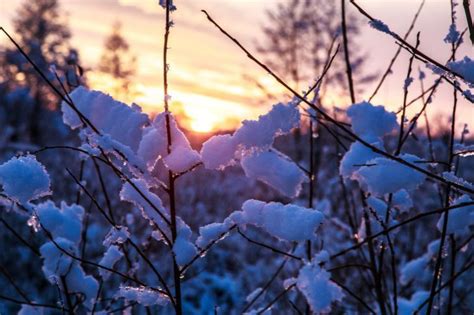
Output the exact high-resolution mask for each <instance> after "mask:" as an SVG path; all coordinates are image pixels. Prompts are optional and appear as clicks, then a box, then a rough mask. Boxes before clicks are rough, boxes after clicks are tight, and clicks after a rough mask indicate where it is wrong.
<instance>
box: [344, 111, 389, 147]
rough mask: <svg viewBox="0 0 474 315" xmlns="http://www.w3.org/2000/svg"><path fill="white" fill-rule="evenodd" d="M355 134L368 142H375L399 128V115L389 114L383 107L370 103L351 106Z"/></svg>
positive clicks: (348, 112) (349, 115) (350, 113)
mask: <svg viewBox="0 0 474 315" xmlns="http://www.w3.org/2000/svg"><path fill="white" fill-rule="evenodd" d="M347 116H348V117H349V118H350V119H351V126H352V130H353V131H354V133H356V134H357V135H358V136H359V137H361V138H363V139H364V140H367V141H375V140H378V139H380V138H382V137H383V136H384V135H386V134H389V133H391V132H392V131H393V130H395V129H396V128H397V127H398V123H397V115H396V114H395V113H393V112H387V111H386V110H385V108H384V107H383V106H374V105H372V104H370V103H369V102H362V103H358V104H354V105H351V106H350V107H349V108H348V109H347Z"/></svg>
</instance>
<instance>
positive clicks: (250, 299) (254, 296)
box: [245, 288, 263, 302]
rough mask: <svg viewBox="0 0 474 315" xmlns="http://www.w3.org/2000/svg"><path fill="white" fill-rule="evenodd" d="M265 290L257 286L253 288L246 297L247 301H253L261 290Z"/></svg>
mask: <svg viewBox="0 0 474 315" xmlns="http://www.w3.org/2000/svg"><path fill="white" fill-rule="evenodd" d="M262 291H263V289H262V288H256V289H255V290H253V291H252V292H251V293H250V294H249V295H247V297H246V298H245V301H247V302H251V301H252V300H253V299H255V298H256V297H257V296H258V295H259V294H260V293H261V292H262Z"/></svg>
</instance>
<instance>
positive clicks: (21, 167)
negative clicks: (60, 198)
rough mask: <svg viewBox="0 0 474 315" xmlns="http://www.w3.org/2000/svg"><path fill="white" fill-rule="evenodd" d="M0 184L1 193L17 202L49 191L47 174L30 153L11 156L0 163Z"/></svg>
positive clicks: (32, 198)
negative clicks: (0, 187)
mask: <svg viewBox="0 0 474 315" xmlns="http://www.w3.org/2000/svg"><path fill="white" fill-rule="evenodd" d="M0 184H1V185H2V187H3V193H4V194H6V195H7V196H8V197H9V198H11V199H12V200H14V201H16V202H19V203H27V202H29V201H32V200H35V199H38V198H41V197H43V196H46V195H49V194H50V193H51V192H50V179H49V175H48V173H47V172H46V170H45V168H44V166H43V165H42V164H41V163H39V162H38V161H37V160H36V158H35V157H34V156H32V155H26V156H21V157H13V158H11V159H10V160H8V161H7V162H5V163H3V164H2V165H0Z"/></svg>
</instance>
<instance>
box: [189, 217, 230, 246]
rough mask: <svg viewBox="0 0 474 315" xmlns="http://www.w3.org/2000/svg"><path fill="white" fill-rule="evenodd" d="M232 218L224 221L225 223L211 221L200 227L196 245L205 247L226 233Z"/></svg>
mask: <svg viewBox="0 0 474 315" xmlns="http://www.w3.org/2000/svg"><path fill="white" fill-rule="evenodd" d="M229 222H230V220H227V221H224V223H211V224H208V225H205V226H201V227H200V228H199V237H198V238H197V240H196V245H197V246H199V247H201V248H204V247H206V246H207V245H209V244H210V243H211V242H212V241H214V240H217V239H218V238H219V237H221V236H222V235H223V234H225V233H226V232H227V231H228V230H229V228H230V226H231V224H229Z"/></svg>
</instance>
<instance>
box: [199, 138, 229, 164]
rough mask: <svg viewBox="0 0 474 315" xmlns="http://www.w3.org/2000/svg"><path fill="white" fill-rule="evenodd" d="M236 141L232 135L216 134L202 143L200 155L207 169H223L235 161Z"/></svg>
mask: <svg viewBox="0 0 474 315" xmlns="http://www.w3.org/2000/svg"><path fill="white" fill-rule="evenodd" d="M237 147H238V143H237V141H235V138H234V137H233V136H232V135H229V134H225V135H217V136H214V137H212V138H210V139H209V140H207V141H206V142H204V144H203V145H202V149H201V157H202V161H203V163H204V166H205V167H206V168H207V169H223V168H225V167H227V166H229V165H231V164H233V163H235V160H234V156H235V152H236V151H237Z"/></svg>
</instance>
